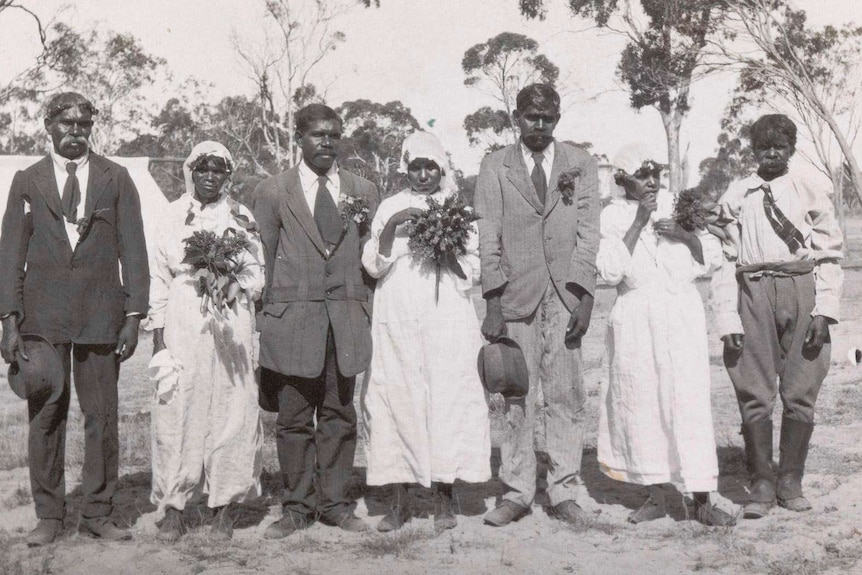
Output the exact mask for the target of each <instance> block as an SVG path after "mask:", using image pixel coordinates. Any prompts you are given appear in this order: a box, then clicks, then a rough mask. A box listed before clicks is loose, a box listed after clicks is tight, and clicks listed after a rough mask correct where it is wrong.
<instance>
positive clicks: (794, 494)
mask: <svg viewBox="0 0 862 575" xmlns="http://www.w3.org/2000/svg"><path fill="white" fill-rule="evenodd" d="M813 431H814V424H813V423H807V422H805V421H799V420H798V419H791V418H789V417H783V418H781V439H780V440H779V446H780V452H779V463H778V485H777V487H776V494H777V499H778V504H779V505H780V506H782V507H784V508H786V509H789V510H791V511H808V510H809V509H811V504H810V503H809V502H808V500H807V499H805V497H804V496H803V495H802V475H803V474H804V473H805V460H806V459H807V458H808V444H809V442H810V441H811V434H812V432H813Z"/></svg>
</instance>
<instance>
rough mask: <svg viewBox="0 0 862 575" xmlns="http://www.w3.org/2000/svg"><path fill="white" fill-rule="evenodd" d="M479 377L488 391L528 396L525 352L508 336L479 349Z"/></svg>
mask: <svg viewBox="0 0 862 575" xmlns="http://www.w3.org/2000/svg"><path fill="white" fill-rule="evenodd" d="M479 377H480V378H481V379H482V385H484V386H485V389H487V390H488V393H502V394H503V395H504V396H505V397H510V398H518V397H524V396H526V395H527V390H529V389H530V378H529V375H528V374H527V362H526V361H525V360H524V354H523V352H522V351H521V348H520V346H518V344H517V343H515V340H513V339H510V338H508V337H501V338H498V339H497V341H495V342H494V343H489V344H486V345H484V346H482V349H480V350H479Z"/></svg>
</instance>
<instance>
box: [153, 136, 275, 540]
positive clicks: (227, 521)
mask: <svg viewBox="0 0 862 575" xmlns="http://www.w3.org/2000/svg"><path fill="white" fill-rule="evenodd" d="M233 166H234V164H233V160H232V158H231V155H230V152H228V150H227V149H226V148H225V147H224V146H222V145H221V144H219V143H217V142H203V143H201V144H198V145H197V146H195V148H194V149H193V150H192V153H191V155H190V156H189V157H188V159H187V160H186V162H185V164H184V165H183V172H184V174H185V179H186V194H184V195H183V196H181V197H180V198H179V199H178V200H176V201H175V202H173V203H172V204H171V205H170V207H169V208H168V211H167V212H166V213H165V214H164V223H163V231H162V234H161V235H160V237H159V241H158V247H157V251H156V253H155V256H154V258H153V259H154V262H153V265H152V266H151V268H152V272H151V276H152V277H151V291H150V306H151V307H150V315H149V317H150V322H151V329H153V330H154V331H153V360H152V361H151V364H150V366H151V370H153V371H159V370H160V369H161V372H160V373H161V374H162V377H161V379H159V380H158V389H157V393H156V398H155V402H154V405H153V410H152V452H153V458H152V459H153V463H152V467H153V486H152V494H151V496H150V499H151V501H152V502H153V503H155V504H156V505H158V513H157V514H158V515H161V514H162V513H164V519H163V520H162V522H161V524H160V528H159V537H160V539H162V540H167V541H174V540H176V539H178V538H179V537H180V536H181V535H182V534H183V533H184V532H185V525H184V523H183V520H182V510H183V509H184V507H185V505H186V503H187V502H188V501H189V499H190V498H191V497H192V496H193V495H194V494H195V492H196V491H199V490H201V489H202V490H203V492H205V493H206V494H207V506H208V507H210V508H211V509H213V510H214V511H215V521H214V524H213V527H212V530H213V534H214V535H217V536H220V537H225V538H229V537H230V536H231V534H232V521H231V518H230V516H229V514H228V509H229V507H228V505H229V504H230V503H233V502H240V501H244V500H247V499H251V498H254V497H257V496H259V495H260V493H261V486H260V472H261V447H262V427H261V422H260V415H259V408H258V403H257V397H258V390H257V384H256V383H255V378H254V365H253V344H252V336H253V334H254V301H255V300H256V299H258V298H259V297H260V293H261V290H262V289H263V285H264V273H263V265H262V261H263V256H262V251H261V245H260V240H259V238H258V235H257V233H256V231H255V229H256V227H255V225H254V220H253V218H252V215H251V212H250V211H249V210H248V209H247V208H245V207H244V206H242V205H240V204H238V203H237V202H235V201H234V200H232V199H230V198H229V197H228V195H227V193H226V191H225V184H226V183H227V181H228V179H229V177H230V174H231V172H232V171H233ZM225 230H234V232H235V233H234V235H239V234H245V236H246V238H247V240H248V244H247V247H246V248H245V249H242V251H241V252H240V253H239V255H238V256H237V258H236V278H235V282H234V283H236V284H237V286H236V288H234V290H233V293H236V299H235V300H234V301H233V303H231V304H229V305H219V304H218V303H217V302H216V303H214V302H212V301H211V300H204V298H202V297H201V295H199V291H198V287H197V284H196V279H197V278H196V277H195V269H194V267H193V266H192V265H191V264H189V263H184V262H183V260H184V259H185V257H186V252H185V242H184V240H185V239H186V238H189V237H191V236H192V235H193V234H194V233H195V232H201V231H209V232H213V233H214V234H215V236H217V237H222V236H223V234H224V233H225ZM228 233H229V234H230V233H231V232H230V231H229V232H228Z"/></svg>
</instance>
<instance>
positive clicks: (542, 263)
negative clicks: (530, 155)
mask: <svg viewBox="0 0 862 575" xmlns="http://www.w3.org/2000/svg"><path fill="white" fill-rule="evenodd" d="M553 145H554V146H555V148H554V165H553V166H552V167H551V178H550V183H551V185H550V186H549V189H548V193H547V194H546V196H545V204H544V205H541V204H540V203H539V197H538V195H537V194H536V190H535V188H534V187H533V184H532V182H531V180H530V176H529V174H528V173H527V166H526V164H525V163H524V158H523V156H522V155H521V150H520V143H519V144H515V145H514V146H509V147H507V148H504V149H502V150H499V151H497V152H494V153H492V154H489V155H488V156H486V157H485V159H484V160H483V161H482V166H481V168H480V169H479V177H478V179H477V181H476V195H475V204H476V214H477V215H478V216H479V218H480V219H479V222H478V225H479V249H480V254H481V259H482V292H483V294H486V295H487V294H488V293H489V292H493V291H496V290H500V289H501V288H502V296H501V303H502V308H503V317H504V318H505V319H506V320H515V319H521V318H524V317H527V316H529V315H530V314H532V313H533V312H534V311H535V310H536V308H537V307H538V305H539V302H540V301H541V299H542V295H543V294H544V293H545V289H546V288H547V286H548V282H553V283H554V286H555V287H556V289H557V292H558V293H559V294H560V296H561V298H562V300H563V303H564V304H565V305H566V307H567V308H568V309H569V311H571V310H573V309H574V308H575V306H577V304H578V301H579V300H578V295H577V294H578V293H579V291H578V286H579V287H580V288H582V289H583V290H585V291H586V292H588V293H591V294H592V293H593V291H594V290H595V286H596V252H597V251H598V245H599V189H598V187H599V186H598V168H597V164H596V160H595V159H594V158H593V157H592V156H590V155H589V154H588V153H587V152H585V151H584V150H582V149H580V148H578V147H576V146H572V145H570V144H564V143H560V142H554V144H553ZM564 172H572V173H573V174H574V175H575V178H574V190H573V191H572V194H571V196H570V197H569V196H568V195H566V196H564V195H563V194H562V193H561V190H560V189H559V186H558V181H559V178H560V175H561V174H563V173H564Z"/></svg>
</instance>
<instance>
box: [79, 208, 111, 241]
mask: <svg viewBox="0 0 862 575" xmlns="http://www.w3.org/2000/svg"><path fill="white" fill-rule="evenodd" d="M108 209H109V208H101V209H98V210H93V213H92V214H90V215H89V216H85V217H83V218H78V221H76V222H75V225H76V226H78V235H79V236H80V237H81V238H83V237H84V236H85V235H86V234H87V231H88V230H89V229H90V226H91V225H92V224H93V222H94V221H96V220H98V219H100V218H101V217H102V216H100V215H99V214H101V213H102V212H107V211H108Z"/></svg>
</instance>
